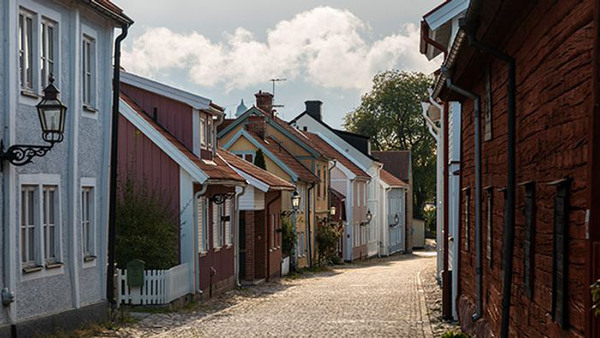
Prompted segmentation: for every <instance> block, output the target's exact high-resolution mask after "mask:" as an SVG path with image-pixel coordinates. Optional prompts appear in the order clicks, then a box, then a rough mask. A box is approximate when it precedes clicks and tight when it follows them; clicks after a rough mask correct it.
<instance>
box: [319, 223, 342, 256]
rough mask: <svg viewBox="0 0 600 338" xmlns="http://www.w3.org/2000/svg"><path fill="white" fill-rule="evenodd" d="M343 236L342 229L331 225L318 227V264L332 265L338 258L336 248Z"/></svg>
mask: <svg viewBox="0 0 600 338" xmlns="http://www.w3.org/2000/svg"><path fill="white" fill-rule="evenodd" d="M341 236H342V230H341V229H340V227H338V226H336V225H331V224H320V225H317V238H316V241H317V253H318V257H317V264H318V265H320V266H323V265H328V264H331V263H332V262H333V260H334V257H336V256H337V252H336V246H337V243H338V242H339V240H340V238H341Z"/></svg>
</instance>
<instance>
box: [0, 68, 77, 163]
mask: <svg viewBox="0 0 600 338" xmlns="http://www.w3.org/2000/svg"><path fill="white" fill-rule="evenodd" d="M48 81H49V83H50V84H49V85H48V87H46V88H44V97H42V100H41V101H40V103H38V104H37V105H36V108H37V111H38V117H39V119H40V125H41V127H42V138H43V139H44V141H46V142H48V143H50V145H49V146H38V145H27V144H15V145H12V146H10V147H9V148H8V149H7V150H6V151H5V150H4V141H0V160H1V161H4V160H7V161H9V162H10V163H12V164H13V165H17V166H22V165H25V164H27V163H31V162H32V160H31V159H32V158H33V157H34V156H38V157H42V156H44V155H46V153H47V152H48V151H50V149H52V147H53V146H54V144H55V143H60V142H62V140H63V139H64V131H65V117H66V114H67V107H66V106H65V105H63V104H62V102H60V100H59V99H58V93H59V91H58V89H56V87H54V77H53V76H52V75H50V77H49V79H48Z"/></svg>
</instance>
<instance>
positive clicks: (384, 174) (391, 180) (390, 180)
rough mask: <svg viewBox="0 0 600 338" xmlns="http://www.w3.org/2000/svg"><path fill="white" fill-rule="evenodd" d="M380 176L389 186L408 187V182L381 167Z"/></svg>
mask: <svg viewBox="0 0 600 338" xmlns="http://www.w3.org/2000/svg"><path fill="white" fill-rule="evenodd" d="M379 177H380V178H381V180H382V181H384V182H385V183H386V184H387V185H389V186H392V187H401V188H406V187H408V184H406V183H405V182H404V181H402V180H401V179H399V178H397V177H396V176H394V175H392V174H390V173H389V172H388V171H386V170H385V169H381V171H380V172H379Z"/></svg>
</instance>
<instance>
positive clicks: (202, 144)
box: [200, 114, 207, 149]
mask: <svg viewBox="0 0 600 338" xmlns="http://www.w3.org/2000/svg"><path fill="white" fill-rule="evenodd" d="M206 126H207V125H206V117H205V116H203V115H202V114H201V115H200V148H201V149H206V147H207V145H206V133H207V128H206Z"/></svg>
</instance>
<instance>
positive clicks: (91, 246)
mask: <svg viewBox="0 0 600 338" xmlns="http://www.w3.org/2000/svg"><path fill="white" fill-rule="evenodd" d="M80 191H81V195H80V197H81V201H80V207H81V209H80V211H81V223H80V225H81V252H82V254H83V261H84V267H87V266H88V265H90V266H95V260H96V258H97V250H96V248H97V242H96V240H97V239H96V234H97V224H98V213H97V201H98V199H97V189H96V179H95V178H93V177H82V178H81V189H80ZM86 193H87V195H88V196H87V200H85V198H84V194H86ZM85 202H87V203H88V208H87V209H88V210H87V216H88V218H89V220H87V221H86V219H85V216H86V212H85V208H84V207H85ZM87 222H89V224H86V223H87ZM86 225H88V227H87V228H88V230H87V231H86ZM86 242H87V245H88V247H87V251H86Z"/></svg>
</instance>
